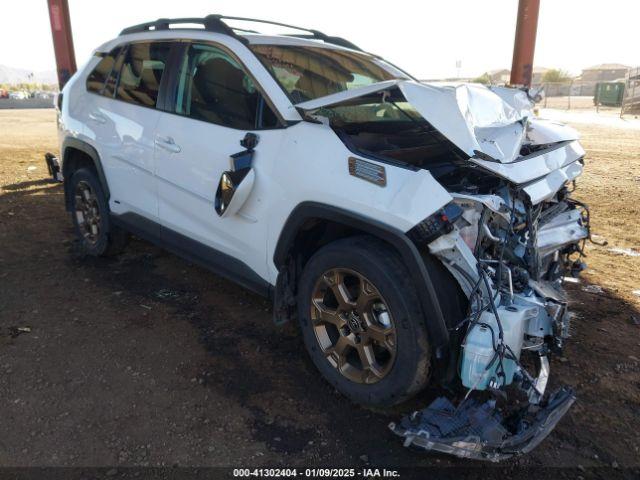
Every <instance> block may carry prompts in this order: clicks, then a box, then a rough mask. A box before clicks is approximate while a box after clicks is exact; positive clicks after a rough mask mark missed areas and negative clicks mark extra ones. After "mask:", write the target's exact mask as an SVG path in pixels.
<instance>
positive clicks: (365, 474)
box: [233, 467, 400, 478]
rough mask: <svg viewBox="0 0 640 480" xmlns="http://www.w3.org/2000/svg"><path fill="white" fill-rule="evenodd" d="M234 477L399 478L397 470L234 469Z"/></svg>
mask: <svg viewBox="0 0 640 480" xmlns="http://www.w3.org/2000/svg"><path fill="white" fill-rule="evenodd" d="M233 476H234V477H236V478H242V477H271V478H296V477H301V478H356V477H362V478H398V477H400V474H399V473H398V471H397V470H389V469H386V468H369V467H367V468H361V469H355V468H305V469H297V468H234V469H233Z"/></svg>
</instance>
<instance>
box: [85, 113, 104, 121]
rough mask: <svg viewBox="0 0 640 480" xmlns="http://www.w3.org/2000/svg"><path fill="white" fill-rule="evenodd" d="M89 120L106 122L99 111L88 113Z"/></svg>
mask: <svg viewBox="0 0 640 480" xmlns="http://www.w3.org/2000/svg"><path fill="white" fill-rule="evenodd" d="M89 120H93V121H94V122H96V123H106V122H107V119H106V118H105V116H104V115H102V114H101V113H100V112H91V113H90V114H89Z"/></svg>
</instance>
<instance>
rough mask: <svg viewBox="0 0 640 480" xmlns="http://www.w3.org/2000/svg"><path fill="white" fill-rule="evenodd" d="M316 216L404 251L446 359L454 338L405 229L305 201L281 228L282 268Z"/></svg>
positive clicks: (278, 256)
mask: <svg viewBox="0 0 640 480" xmlns="http://www.w3.org/2000/svg"><path fill="white" fill-rule="evenodd" d="M312 219H320V220H328V221H332V222H337V223H341V224H343V225H345V226H349V227H352V228H355V229H357V230H360V231H363V232H366V233H368V234H370V235H373V236H375V237H378V238H380V239H381V240H383V241H385V242H387V243H388V244H390V245H391V246H392V247H393V248H394V249H395V250H396V251H397V252H398V253H399V254H400V256H401V258H402V260H403V262H404V264H405V266H406V267H407V269H408V270H409V274H410V275H411V278H412V279H413V281H414V284H415V285H416V289H417V292H418V297H419V298H420V303H421V306H422V311H423V313H424V317H425V322H426V326H427V332H428V334H429V340H430V342H431V346H432V348H433V350H434V352H433V353H434V355H435V357H436V358H437V359H444V358H445V356H446V355H447V352H448V350H449V346H450V345H449V341H450V339H449V331H448V329H447V324H446V321H445V318H444V315H443V313H442V309H441V307H440V302H439V301H438V296H437V294H436V290H435V288H434V286H433V282H432V280H431V277H430V276H429V272H428V271H427V268H426V266H425V264H424V261H423V259H422V256H421V255H420V252H419V251H418V249H417V248H416V246H415V245H414V243H413V242H412V241H411V240H410V239H409V237H407V236H406V235H405V233H404V232H403V231H401V230H398V229H396V228H394V227H390V226H389V225H385V224H383V223H381V222H379V221H377V220H375V219H372V218H368V217H365V216H363V215H359V214H356V213H353V212H349V211H347V210H343V209H341V208H338V207H334V206H331V205H325V204H322V203H317V202H303V203H300V204H299V205H298V206H297V207H295V208H294V209H293V211H292V212H291V214H290V215H289V218H288V219H287V221H286V222H285V225H284V227H283V229H282V231H281V232H280V237H279V239H278V243H277V245H276V248H275V251H274V254H273V261H274V263H275V266H276V267H277V268H278V271H279V272H283V271H285V270H286V269H287V257H288V254H289V252H290V251H291V250H292V248H293V246H294V241H295V237H296V235H297V233H298V231H299V230H300V228H301V227H302V226H303V225H304V223H305V222H307V221H308V220H312ZM277 290H278V289H277V288H276V291H277ZM276 303H277V299H276Z"/></svg>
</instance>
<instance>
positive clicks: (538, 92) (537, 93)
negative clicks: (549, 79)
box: [527, 85, 544, 103]
mask: <svg viewBox="0 0 640 480" xmlns="http://www.w3.org/2000/svg"><path fill="white" fill-rule="evenodd" d="M527 95H528V97H529V99H530V100H531V101H532V102H534V103H540V102H541V101H542V100H543V99H544V85H540V86H538V87H536V88H530V89H529V91H528V92H527Z"/></svg>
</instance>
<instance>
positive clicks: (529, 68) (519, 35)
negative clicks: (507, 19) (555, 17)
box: [510, 0, 540, 87]
mask: <svg viewBox="0 0 640 480" xmlns="http://www.w3.org/2000/svg"><path fill="white" fill-rule="evenodd" d="M539 12H540V0H520V3H519V5H518V23H517V25H516V38H515V41H514V44H513V62H512V64H511V82H510V83H511V85H524V86H527V87H530V86H531V77H532V75H533V54H534V52H535V49H536V31H537V29H538V13H539Z"/></svg>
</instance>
